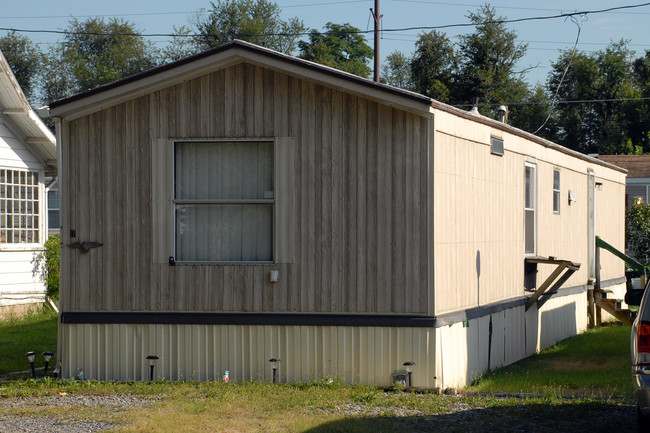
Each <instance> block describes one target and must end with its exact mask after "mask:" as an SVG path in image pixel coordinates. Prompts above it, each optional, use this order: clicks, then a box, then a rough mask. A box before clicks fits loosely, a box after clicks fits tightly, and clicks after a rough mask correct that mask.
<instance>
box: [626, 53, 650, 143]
mask: <svg viewBox="0 0 650 433" xmlns="http://www.w3.org/2000/svg"><path fill="white" fill-rule="evenodd" d="M632 78H633V80H634V86H635V88H636V89H637V90H638V93H637V96H638V97H639V98H646V99H644V100H639V101H634V102H630V103H629V104H627V106H628V110H627V117H628V119H629V120H630V121H629V122H628V124H629V129H628V135H629V137H630V139H631V140H632V142H633V143H635V144H636V145H638V146H641V147H642V148H643V150H644V151H645V152H650V100H649V99H650V50H647V51H646V52H645V55H644V56H642V57H639V58H638V59H636V60H635V61H634V64H633V71H632Z"/></svg>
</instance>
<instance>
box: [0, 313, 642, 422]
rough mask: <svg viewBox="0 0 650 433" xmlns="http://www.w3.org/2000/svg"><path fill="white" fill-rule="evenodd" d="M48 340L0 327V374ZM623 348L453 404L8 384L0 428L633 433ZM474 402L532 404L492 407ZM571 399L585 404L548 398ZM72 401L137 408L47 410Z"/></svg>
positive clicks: (570, 347) (534, 367)
mask: <svg viewBox="0 0 650 433" xmlns="http://www.w3.org/2000/svg"><path fill="white" fill-rule="evenodd" d="M55 330H56V315H54V314H50V313H47V312H42V313H39V314H33V315H31V316H29V317H27V318H26V319H25V320H24V321H22V322H21V321H19V320H16V319H11V320H8V321H4V322H0V336H2V341H3V342H5V343H7V342H11V344H12V345H18V346H12V348H11V350H9V349H8V347H9V346H8V345H6V344H4V345H0V362H7V363H9V364H8V365H12V367H10V368H9V369H10V370H14V369H20V370H24V369H25V368H26V361H25V359H24V357H23V356H22V355H23V354H24V352H26V351H27V350H30V349H33V350H45V349H50V348H51V347H53V346H49V344H53V343H54V341H55V339H56V332H55ZM6 332H11V334H8V333H6ZM49 334H51V335H49ZM8 335H11V337H9V338H8V337H6V336H8ZM15 340H18V341H22V343H15V342H14V341H15ZM628 340H629V327H624V326H611V327H606V328H599V329H596V330H591V331H589V332H587V333H585V334H583V335H580V336H577V337H574V338H572V339H569V340H567V341H564V342H562V343H560V344H558V345H556V346H554V347H552V348H550V349H548V350H546V351H544V352H543V353H541V354H540V355H538V356H535V357H533V358H531V359H527V360H523V361H521V362H519V363H517V364H513V365H511V366H509V367H507V368H504V369H501V370H497V371H495V372H493V373H492V374H489V375H486V376H485V377H483V378H482V379H481V380H480V381H478V383H477V384H475V385H474V386H472V387H469V388H468V389H467V390H464V391H463V392H461V393H459V394H458V395H438V394H423V393H414V392H408V391H397V392H386V391H384V390H383V389H381V388H378V387H374V386H365V385H352V386H350V385H343V384H342V383H341V382H340V381H334V383H333V384H329V383H328V382H327V381H325V380H316V381H314V382H310V383H297V384H269V383H260V382H247V383H221V382H213V383H199V382H192V381H189V382H165V381H156V382H133V383H108V382H96V381H74V380H73V381H55V380H51V379H43V380H39V381H34V380H31V379H21V380H12V381H5V382H0V419H3V420H4V421H7V420H10V419H17V417H52V418H54V419H57V420H58V421H57V422H61V423H65V422H78V421H83V422H98V421H101V422H110V423H113V424H115V425H116V427H117V429H116V430H115V431H117V432H123V433H124V432H176V431H187V432H212V431H216V432H229V433H234V432H308V433H324V432H352V433H353V432H367V431H373V433H382V432H385V433H394V432H395V433H396V432H425V431H445V432H452V433H453V432H466V431H490V432H510V431H536V432H555V431H572V432H573V433H579V432H583V431H584V432H586V431H589V432H590V433H593V432H601V431H602V432H609V431H617V432H618V433H622V432H625V431H633V430H634V423H635V418H634V415H635V409H634V406H633V400H632V398H631V397H629V396H630V393H631V388H629V386H628V385H629V383H630V381H631V379H630V376H629V360H628V358H629V355H628V353H629V349H628V344H629V343H628ZM20 344H22V345H23V346H20ZM10 352H17V353H18V357H16V359H15V360H14V361H11V362H9V361H4V358H6V357H8V356H9V355H10ZM12 363H13V364H12ZM13 365H15V366H13ZM3 368H7V367H3ZM475 391H487V392H533V393H540V394H539V395H538V394H534V395H531V394H527V395H525V396H523V397H514V396H506V397H498V396H495V395H489V394H488V395H486V394H483V393H482V392H475ZM578 392H580V393H583V394H584V395H586V397H582V398H574V399H565V398H561V397H559V396H558V394H567V393H578ZM613 395H617V396H618V395H624V396H626V397H625V398H623V399H621V398H619V397H616V398H613ZM78 396H109V397H116V396H130V397H135V398H137V399H142V401H143V404H141V405H136V406H135V407H128V408H120V407H114V406H111V405H110V404H106V403H103V404H99V405H97V406H68V405H66V404H53V403H52V401H51V400H48V399H54V400H55V401H57V402H58V401H60V400H61V399H65V398H74V397H78ZM12 402H21V404H20V405H14V404H13V403H12ZM48 402H49V403H48ZM7 422H8V421H7ZM87 430H90V428H88V429H87Z"/></svg>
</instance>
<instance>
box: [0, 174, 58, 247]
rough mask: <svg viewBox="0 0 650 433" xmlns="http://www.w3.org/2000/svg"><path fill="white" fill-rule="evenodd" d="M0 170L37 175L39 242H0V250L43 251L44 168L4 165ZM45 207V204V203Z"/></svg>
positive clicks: (44, 232)
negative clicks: (35, 168)
mask: <svg viewBox="0 0 650 433" xmlns="http://www.w3.org/2000/svg"><path fill="white" fill-rule="evenodd" d="M0 170H11V171H22V172H25V173H27V172H30V173H36V174H37V175H38V229H37V232H38V239H39V242H30V243H0V251H43V250H44V247H43V244H44V243H45V240H46V239H45V237H44V236H46V231H45V218H46V217H45V215H46V213H44V210H43V209H44V203H46V200H45V186H44V184H43V179H44V175H45V171H44V170H34V169H29V168H16V167H5V166H0ZM45 207H47V205H46V204H45Z"/></svg>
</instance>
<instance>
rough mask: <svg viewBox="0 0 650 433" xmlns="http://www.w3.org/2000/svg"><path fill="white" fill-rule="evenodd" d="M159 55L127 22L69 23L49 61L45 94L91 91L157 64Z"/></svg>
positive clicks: (91, 21)
mask: <svg viewBox="0 0 650 433" xmlns="http://www.w3.org/2000/svg"><path fill="white" fill-rule="evenodd" d="M157 55H158V54H157V52H156V51H155V50H154V48H153V46H152V45H151V44H150V43H148V42H145V41H144V40H143V39H142V38H141V37H140V36H138V34H137V30H136V29H135V28H134V26H133V25H132V24H130V23H128V22H126V21H123V20H120V19H117V18H110V19H109V20H108V21H107V22H106V21H104V19H103V18H89V19H87V20H86V21H78V20H77V19H76V18H75V19H73V20H72V21H70V24H69V26H68V28H67V30H66V35H65V37H64V42H63V44H62V45H61V46H57V47H54V48H53V49H52V50H51V51H50V53H49V56H48V57H49V58H48V60H47V62H46V70H47V75H46V76H48V77H52V78H51V80H52V82H50V83H45V86H44V87H45V94H46V96H48V97H49V98H50V100H51V98H60V97H64V96H68V95H70V94H73V93H77V92H82V91H84V90H88V89H92V88H94V87H97V86H100V85H102V84H106V83H110V82H112V81H116V80H119V79H121V78H124V77H127V76H130V75H134V74H136V73H138V72H142V71H145V70H147V69H151V68H152V67H154V66H156V65H157V63H158V62H157V59H156V58H157Z"/></svg>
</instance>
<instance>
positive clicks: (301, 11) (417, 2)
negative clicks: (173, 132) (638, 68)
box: [0, 0, 650, 85]
mask: <svg viewBox="0 0 650 433" xmlns="http://www.w3.org/2000/svg"><path fill="white" fill-rule="evenodd" d="M472 1H473V0H465V1H462V2H456V1H452V0H447V1H430V0H380V4H379V12H380V14H381V15H382V16H383V18H382V23H381V24H382V28H383V29H384V30H388V29H403V28H407V27H409V28H410V27H433V26H448V25H455V24H467V23H468V22H469V20H468V18H467V14H468V12H469V11H476V10H477V9H478V8H479V7H480V6H481V5H484V4H485V3H480V2H476V3H473V2H472ZM276 3H277V4H278V6H280V8H281V9H282V17H283V18H284V19H287V18H290V17H298V18H300V19H302V20H303V22H304V24H305V25H306V26H307V27H308V28H312V29H317V30H323V27H324V26H325V24H327V23H328V22H333V23H337V24H343V23H350V24H351V25H353V26H355V27H357V28H359V29H361V30H372V29H373V28H374V27H373V26H374V25H373V21H372V16H371V12H370V9H371V8H372V9H374V6H375V0H350V1H342V0H276ZM645 3H647V2H646V1H643V0H627V1H614V0H579V1H578V0H576V1H566V0H564V1H561V0H546V1H544V2H534V3H533V2H524V1H521V0H494V2H492V3H490V5H491V6H493V7H494V8H495V9H496V12H497V15H498V16H502V17H506V18H508V19H521V18H529V17H545V16H552V15H557V14H561V13H570V12H582V11H596V10H603V9H609V8H614V7H621V6H628V5H638V4H645ZM210 8H211V4H210V1H209V0H184V1H160V0H156V1H153V0H138V1H134V0H128V1H127V0H111V1H101V2H100V1H92V0H90V1H89V0H58V1H56V2H53V1H38V0H32V1H16V0H0V10H1V11H2V12H0V36H1V35H4V34H6V33H7V30H6V29H20V30H38V31H56V30H63V29H65V28H66V27H67V25H68V21H69V20H70V19H71V18H73V17H76V18H78V19H80V20H84V19H86V18H88V17H97V16H104V17H112V16H116V17H119V18H122V19H124V20H127V21H129V22H131V23H133V24H135V27H136V28H137V29H138V30H139V31H141V32H142V33H143V34H154V33H156V34H160V33H162V34H169V33H172V32H173V28H174V26H177V27H178V26H181V25H184V24H186V25H187V24H189V23H190V22H191V21H192V20H193V19H194V18H195V17H196V16H197V13H201V11H206V10H209V9H210ZM649 21H650V4H646V5H644V6H641V7H636V8H629V9H623V10H617V11H612V12H606V13H593V14H587V15H584V16H578V17H577V22H578V24H580V26H578V25H576V23H574V22H573V21H572V20H571V19H570V18H555V19H539V20H531V21H523V22H519V23H509V24H507V28H508V29H509V30H513V31H515V32H516V33H517V35H518V39H519V42H521V43H525V44H528V49H527V54H526V56H525V57H524V58H523V59H522V60H521V61H520V62H519V64H518V65H517V66H518V69H519V70H522V71H523V70H528V72H526V75H525V79H526V80H527V81H528V82H529V83H530V84H533V85H534V84H536V83H540V84H544V83H545V81H546V79H547V75H548V73H549V71H550V66H551V63H552V62H553V61H555V60H556V59H557V58H558V56H559V54H560V51H561V50H566V49H573V46H574V44H575V41H576V38H577V37H578V29H579V28H580V35H579V38H578V49H579V50H581V51H584V52H592V51H598V50H602V49H604V48H606V47H607V45H608V44H610V43H611V42H612V41H619V40H620V39H625V40H627V41H628V47H629V48H630V49H631V50H633V51H635V56H634V57H635V58H636V57H640V56H642V55H644V53H645V51H646V50H650V26H649V25H648V22H649ZM423 31H428V29H415V30H406V31H395V32H394V31H384V32H383V33H382V39H381V43H380V58H381V59H382V62H383V60H384V59H385V57H386V55H388V54H390V53H392V52H394V51H401V52H402V53H404V54H406V55H411V54H412V53H413V51H414V48H415V42H416V41H417V38H418V34H420V33H422V32H423ZM439 31H442V32H444V33H446V34H447V36H448V37H449V38H450V39H451V40H452V42H457V41H458V39H457V37H458V35H462V34H469V33H471V32H472V31H473V27H449V28H446V29H440V30H439ZM21 34H23V35H25V36H28V37H29V38H30V39H31V40H32V41H34V42H35V43H38V44H40V46H41V48H42V49H43V50H44V51H46V50H47V49H48V47H49V46H50V45H51V44H53V43H56V42H57V41H60V40H61V39H62V35H57V34H52V33H46V32H29V33H28V32H21ZM366 38H367V40H368V44H369V45H371V46H372V44H373V42H372V41H373V37H372V34H368V35H367V36H366ZM150 39H151V41H152V42H154V43H155V44H156V46H159V47H162V46H164V44H165V43H166V42H167V41H168V40H169V39H170V38H169V37H151V38H150Z"/></svg>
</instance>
